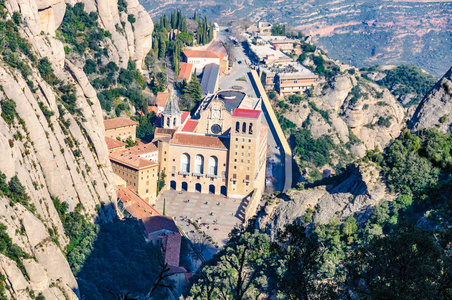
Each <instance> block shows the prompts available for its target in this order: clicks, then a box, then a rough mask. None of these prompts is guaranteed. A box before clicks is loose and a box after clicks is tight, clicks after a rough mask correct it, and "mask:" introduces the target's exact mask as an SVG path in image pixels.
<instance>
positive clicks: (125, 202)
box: [116, 186, 162, 220]
mask: <svg viewBox="0 0 452 300" xmlns="http://www.w3.org/2000/svg"><path fill="white" fill-rule="evenodd" d="M116 195H117V197H118V199H119V200H120V201H121V203H122V207H123V208H124V209H125V210H126V211H127V212H128V213H129V214H131V215H132V216H133V217H135V218H136V219H137V220H141V219H143V218H147V217H153V216H161V215H162V214H160V213H159V212H158V211H157V210H156V209H155V208H153V207H152V206H151V205H149V204H148V203H147V202H146V201H144V200H143V199H142V198H141V197H140V196H138V195H137V194H136V193H135V192H134V191H132V190H131V189H130V188H126V187H120V186H117V187H116Z"/></svg>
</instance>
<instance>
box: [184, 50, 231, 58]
mask: <svg viewBox="0 0 452 300" xmlns="http://www.w3.org/2000/svg"><path fill="white" fill-rule="evenodd" d="M183 53H184V55H185V56H186V57H195V58H198V57H199V58H219V59H222V58H223V57H222V55H221V54H219V53H215V52H212V51H205V50H187V51H184V52H183Z"/></svg>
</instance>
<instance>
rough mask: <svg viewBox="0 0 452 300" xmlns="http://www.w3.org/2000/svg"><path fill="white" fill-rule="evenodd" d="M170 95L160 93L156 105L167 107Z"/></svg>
mask: <svg viewBox="0 0 452 300" xmlns="http://www.w3.org/2000/svg"><path fill="white" fill-rule="evenodd" d="M168 97H169V93H163V92H158V93H157V97H156V98H155V103H156V104H157V106H165V104H166V101H168Z"/></svg>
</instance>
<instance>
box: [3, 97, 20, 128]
mask: <svg viewBox="0 0 452 300" xmlns="http://www.w3.org/2000/svg"><path fill="white" fill-rule="evenodd" d="M0 104H1V107H2V118H3V119H4V120H5V122H6V123H7V124H10V125H11V124H13V123H14V117H15V116H16V102H14V100H11V99H6V100H3V101H2V102H1V103H0Z"/></svg>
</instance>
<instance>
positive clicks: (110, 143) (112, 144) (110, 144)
mask: <svg viewBox="0 0 452 300" xmlns="http://www.w3.org/2000/svg"><path fill="white" fill-rule="evenodd" d="M105 143H106V144H107V148H108V150H114V149H119V148H124V147H125V146H126V143H124V142H121V141H118V140H117V139H113V138H111V137H108V136H106V137H105Z"/></svg>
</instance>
